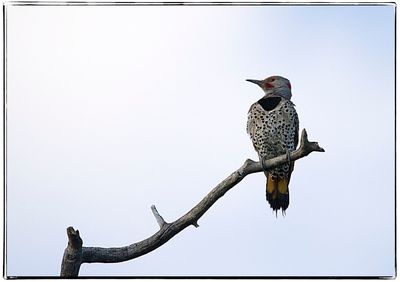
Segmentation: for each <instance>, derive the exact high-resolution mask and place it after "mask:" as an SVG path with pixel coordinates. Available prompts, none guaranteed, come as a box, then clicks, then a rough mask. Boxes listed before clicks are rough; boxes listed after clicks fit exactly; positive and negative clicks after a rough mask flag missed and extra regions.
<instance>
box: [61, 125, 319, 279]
mask: <svg viewBox="0 0 400 282" xmlns="http://www.w3.org/2000/svg"><path fill="white" fill-rule="evenodd" d="M311 152H324V149H322V148H321V147H320V146H319V145H318V143H317V142H309V141H308V138H307V132H306V131H305V129H303V131H302V133H301V140H300V146H299V148H298V149H297V150H295V151H293V152H291V153H290V159H291V161H295V160H298V159H300V158H302V157H305V156H307V155H309V154H310V153H311ZM286 162H287V155H282V156H279V157H276V158H273V159H270V160H265V161H264V165H265V168H266V169H272V168H274V167H277V166H279V165H282V164H285V163H286ZM261 171H263V166H262V164H261V162H255V161H252V160H250V159H247V160H246V161H245V162H244V164H243V165H242V166H241V167H240V168H239V169H238V170H236V171H234V172H233V173H232V174H231V175H229V176H228V177H227V178H226V179H225V180H223V181H222V182H221V183H219V184H218V185H217V186H216V187H215V188H214V189H213V190H211V192H210V193H208V194H207V195H206V196H205V197H204V198H203V199H202V200H201V201H200V202H199V203H198V204H197V205H196V206H194V207H193V208H192V209H191V210H190V211H189V212H187V213H186V214H185V215H183V216H182V217H180V218H179V219H177V220H175V221H174V222H171V223H167V222H165V220H164V219H163V218H162V217H161V215H160V214H159V213H158V211H157V209H156V207H155V206H154V205H153V206H152V207H151V209H152V212H153V215H154V217H155V218H156V220H157V223H158V225H159V226H160V230H159V231H157V232H156V233H155V234H154V235H152V236H150V237H149V238H147V239H145V240H143V241H140V242H137V243H134V244H131V245H129V246H125V247H118V248H100V247H82V239H81V238H80V236H79V231H78V230H76V231H75V230H74V229H73V228H72V227H68V229H67V234H68V246H67V248H66V249H65V252H64V257H63V261H62V265H61V277H76V276H78V273H79V268H80V265H81V264H82V263H95V262H97V263H117V262H123V261H127V260H131V259H134V258H137V257H139V256H142V255H144V254H147V253H149V252H151V251H153V250H155V249H157V248H158V247H160V246H161V245H163V244H165V243H166V242H168V240H169V239H171V238H172V237H174V236H175V235H176V234H178V233H179V232H180V231H182V230H183V229H185V228H186V227H188V226H190V225H193V226H195V227H198V224H197V221H198V220H199V218H200V217H201V216H202V215H203V214H204V213H205V212H206V211H207V210H208V209H209V208H210V207H211V206H212V205H213V204H214V203H215V202H216V201H217V200H218V199H219V198H221V197H222V196H223V195H224V194H225V193H226V192H227V191H229V190H230V189H231V188H232V187H234V186H235V185H236V184H238V183H239V182H240V181H241V180H242V179H243V178H244V177H246V176H247V175H249V174H252V173H256V172H261Z"/></svg>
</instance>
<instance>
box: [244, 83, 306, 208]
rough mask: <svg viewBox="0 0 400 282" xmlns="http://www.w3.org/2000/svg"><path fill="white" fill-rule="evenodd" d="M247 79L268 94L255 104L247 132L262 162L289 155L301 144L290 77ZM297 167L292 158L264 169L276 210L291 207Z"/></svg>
mask: <svg viewBox="0 0 400 282" xmlns="http://www.w3.org/2000/svg"><path fill="white" fill-rule="evenodd" d="M247 81H249V82H252V83H255V84H257V85H258V86H260V87H261V89H262V90H263V91H264V93H265V95H264V97H262V98H261V99H260V100H258V101H257V102H256V103H254V104H253V105H251V107H250V110H249V113H248V120H247V133H248V134H249V135H250V138H251V141H252V142H253V145H254V148H255V149H256V151H257V153H258V156H259V158H260V161H262V160H263V159H264V158H265V159H271V158H274V157H277V156H280V155H284V154H287V155H288V153H289V152H291V151H294V150H295V149H296V147H297V143H298V132H299V119H298V117H297V113H296V109H295V108H294V106H295V105H294V104H293V103H292V102H291V101H290V99H291V97H292V91H291V85H290V82H289V80H288V79H286V78H284V77H281V76H271V77H268V78H266V79H264V80H254V79H248V80H247ZM288 156H289V155H288ZM293 168H294V162H291V161H290V159H289V158H288V163H287V164H284V165H282V166H279V167H277V168H274V169H272V170H269V171H264V173H265V175H266V177H267V185H266V190H267V191H266V196H267V201H268V203H269V204H270V206H271V208H272V209H273V210H274V211H276V212H278V210H279V209H282V213H284V212H285V210H286V209H287V208H288V206H289V182H290V176H291V174H292V171H293Z"/></svg>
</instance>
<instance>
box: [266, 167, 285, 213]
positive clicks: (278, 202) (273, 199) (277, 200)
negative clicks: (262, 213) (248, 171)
mask: <svg viewBox="0 0 400 282" xmlns="http://www.w3.org/2000/svg"><path fill="white" fill-rule="evenodd" d="M288 184H289V182H288V181H287V180H286V179H284V178H275V177H274V178H273V177H272V175H271V174H269V175H268V178H267V201H268V203H269V205H270V206H271V208H272V209H273V210H274V211H276V212H277V211H278V210H279V209H282V213H284V211H285V210H286V209H287V208H288V206H289V186H288Z"/></svg>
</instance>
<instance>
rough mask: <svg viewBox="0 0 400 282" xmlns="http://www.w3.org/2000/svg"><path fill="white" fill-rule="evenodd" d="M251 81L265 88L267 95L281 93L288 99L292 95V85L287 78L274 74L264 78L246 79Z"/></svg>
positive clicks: (280, 94)
mask: <svg viewBox="0 0 400 282" xmlns="http://www.w3.org/2000/svg"><path fill="white" fill-rule="evenodd" d="M246 80H247V81H249V82H252V83H255V84H257V85H258V86H260V87H261V89H262V90H264V92H265V94H266V95H271V94H275V95H279V96H281V97H283V98H285V99H287V100H290V98H291V97H292V86H291V85H290V81H289V79H287V78H284V77H282V76H278V75H274V76H270V77H268V78H266V79H264V80H256V79H246Z"/></svg>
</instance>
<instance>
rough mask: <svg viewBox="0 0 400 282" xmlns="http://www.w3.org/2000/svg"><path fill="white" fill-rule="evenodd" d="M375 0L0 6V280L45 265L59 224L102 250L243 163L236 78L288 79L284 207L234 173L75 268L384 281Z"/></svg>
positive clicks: (390, 145) (386, 15)
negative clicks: (1, 183)
mask: <svg viewBox="0 0 400 282" xmlns="http://www.w3.org/2000/svg"><path fill="white" fill-rule="evenodd" d="M394 9H395V7H394V6H393V5H375V6H359V5H352V6H289V5H282V6H200V7H199V6H192V7H187V6H185V7H182V6H168V7H163V6H124V7H122V6H101V7H99V6H74V7H66V6H51V7H49V6H11V5H8V6H7V173H6V177H7V202H6V203H7V270H6V274H7V275H8V276H57V275H59V271H60V264H61V258H62V255H63V252H64V248H65V247H66V244H67V237H66V228H67V227H68V226H74V227H75V228H76V229H79V230H80V233H81V236H82V238H83V241H84V246H98V247H116V246H123V245H129V244H131V243H134V242H137V241H140V240H143V239H145V238H147V237H149V236H150V235H152V234H153V233H155V232H156V231H157V230H158V225H157V223H156V221H155V219H154V217H153V215H152V213H151V209H150V206H151V205H152V204H155V205H156V206H157V208H158V210H159V212H160V213H161V214H162V216H163V217H164V218H165V220H166V221H174V220H176V219H177V218H179V217H180V216H181V215H183V214H184V213H186V212H187V211H189V210H190V209H191V208H192V207H193V206H194V205H195V204H196V203H198V202H199V201H200V200H201V199H202V198H203V197H204V196H205V195H206V194H207V193H208V192H209V191H210V190H211V189H212V188H213V187H214V186H215V185H217V184H218V183H219V182H220V181H221V180H223V179H224V178H225V177H227V176H228V175H229V174H230V173H231V172H233V171H234V170H236V169H237V168H239V167H240V166H241V165H242V163H243V162H244V161H245V159H246V158H252V159H256V158H257V155H256V153H255V151H254V149H253V146H252V144H251V141H250V139H249V136H248V135H247V133H246V120H247V111H248V108H249V107H250V105H251V104H252V103H254V102H255V101H257V100H258V99H259V98H261V97H262V92H261V90H260V89H258V88H257V87H256V86H255V85H252V84H250V83H248V82H246V81H245V80H246V79H248V78H252V79H263V78H265V77H267V76H270V75H282V76H285V77H287V78H288V79H290V81H291V84H292V90H293V97H292V101H293V102H294V103H295V104H296V108H297V112H298V114H299V119H300V128H301V129H302V128H306V129H307V131H308V134H309V138H310V140H313V141H318V142H319V144H320V145H321V146H322V147H323V148H325V150H326V152H325V153H312V154H311V155H309V156H308V157H306V158H303V159H301V160H299V161H297V162H296V166H295V171H294V172H293V174H292V179H291V183H290V205H289V208H288V210H287V212H286V216H285V217H282V216H281V215H280V214H279V215H278V217H275V214H274V213H273V212H272V210H271V209H270V207H269V205H268V204H267V202H266V200H265V176H264V175H263V174H262V173H258V174H254V175H250V176H247V177H246V178H245V179H244V180H243V181H242V182H241V183H239V184H238V185H237V186H236V187H234V188H233V189H232V190H230V191H229V192H228V193H227V194H226V195H225V196H224V197H223V198H221V199H220V200H219V201H218V202H217V203H216V204H215V205H214V206H213V207H212V208H211V209H210V210H209V211H208V212H207V213H206V214H205V215H204V216H203V217H202V218H201V219H200V220H199V222H198V223H199V225H200V227H199V228H197V229H196V228H194V227H192V226H191V227H188V228H187V229H185V230H183V231H182V232H181V233H179V234H178V235H177V236H176V237H174V238H173V239H171V240H170V241H169V242H168V243H166V244H165V245H163V246H161V247H160V248H158V249H157V250H155V251H153V252H151V253H149V254H147V255H145V256H142V257H140V258H137V259H135V260H132V261H128V262H124V263H118V264H83V265H82V266H81V271H80V275H82V276H170V275H173V276H182V275H184V276H191V275H195V276H206V275H207V276H209V275H211V276H220V275H222V276H304V275H306V276H393V275H394V271H395V268H394V254H395V248H394V213H395V211H394V200H395V199H394V145H395V144H394V97H395V96H394V95H395V93H394V17H395V10H394Z"/></svg>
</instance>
